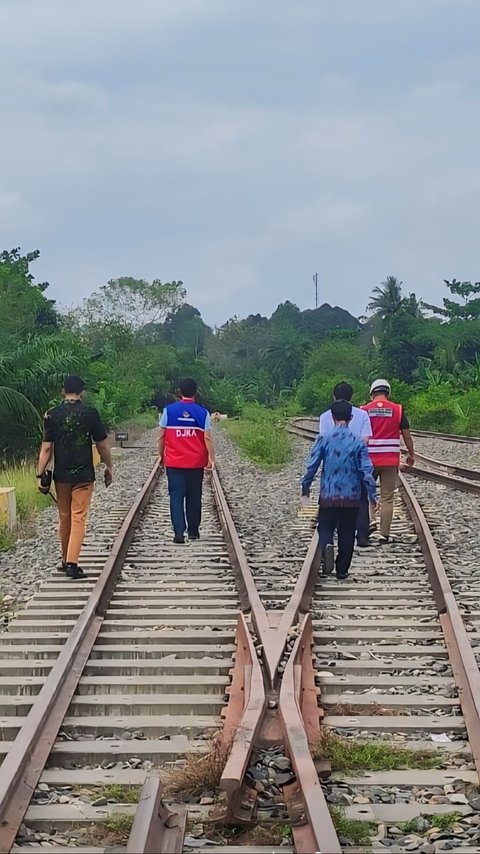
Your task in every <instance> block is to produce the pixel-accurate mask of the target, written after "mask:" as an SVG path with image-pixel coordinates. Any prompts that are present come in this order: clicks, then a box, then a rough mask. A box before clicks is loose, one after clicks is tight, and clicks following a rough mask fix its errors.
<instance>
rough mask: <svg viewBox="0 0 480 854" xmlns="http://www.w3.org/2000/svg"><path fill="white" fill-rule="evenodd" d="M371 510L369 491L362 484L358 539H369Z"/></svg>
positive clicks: (358, 516)
mask: <svg viewBox="0 0 480 854" xmlns="http://www.w3.org/2000/svg"><path fill="white" fill-rule="evenodd" d="M369 531H370V512H369V506H368V493H367V490H366V489H365V487H364V485H363V484H362V494H361V496H360V504H359V507H358V511H357V540H368V538H369V536H370V533H369Z"/></svg>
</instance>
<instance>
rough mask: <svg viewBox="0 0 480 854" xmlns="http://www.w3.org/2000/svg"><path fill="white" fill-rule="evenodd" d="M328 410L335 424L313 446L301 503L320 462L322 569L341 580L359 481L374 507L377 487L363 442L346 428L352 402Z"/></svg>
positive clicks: (351, 538)
mask: <svg viewBox="0 0 480 854" xmlns="http://www.w3.org/2000/svg"><path fill="white" fill-rule="evenodd" d="M330 411H331V413H332V418H333V420H334V422H335V427H334V429H333V430H332V431H331V432H329V433H327V434H326V435H325V436H319V437H318V439H317V440H316V442H315V444H314V446H313V448H312V452H311V455H310V459H309V461H308V464H307V471H306V474H305V476H304V477H303V480H302V503H307V502H308V501H309V499H310V488H311V485H312V482H313V480H314V478H315V475H316V474H317V471H318V469H319V468H320V465H322V476H321V483H320V498H319V513H318V536H319V539H320V547H321V550H322V561H323V572H324V573H325V574H326V575H330V573H332V572H333V570H334V568H336V574H337V578H339V579H344V578H348V570H349V569H350V564H351V562H352V556H353V548H354V544H355V530H356V523H357V512H358V507H359V504H360V497H361V491H362V484H363V485H364V486H365V489H366V491H367V495H368V498H369V501H370V503H371V504H372V505H373V506H376V487H375V481H374V479H373V466H372V463H371V462H370V458H369V456H368V450H367V447H366V445H365V442H364V441H363V440H362V439H357V438H356V437H355V436H354V435H353V433H352V432H351V430H350V429H349V424H350V421H351V418H352V404H351V403H348V402H347V401H346V400H337V401H335V402H334V403H333V404H332V406H331V410H330ZM335 531H337V535H338V553H337V559H336V562H335V561H334V550H333V537H334V534H335Z"/></svg>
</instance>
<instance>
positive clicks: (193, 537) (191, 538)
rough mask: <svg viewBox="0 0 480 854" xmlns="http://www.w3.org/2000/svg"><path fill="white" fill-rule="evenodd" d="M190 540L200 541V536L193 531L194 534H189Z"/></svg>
mask: <svg viewBox="0 0 480 854" xmlns="http://www.w3.org/2000/svg"><path fill="white" fill-rule="evenodd" d="M188 539H189V540H199V539H200V534H199V533H198V531H192V532H190V531H189V532H188Z"/></svg>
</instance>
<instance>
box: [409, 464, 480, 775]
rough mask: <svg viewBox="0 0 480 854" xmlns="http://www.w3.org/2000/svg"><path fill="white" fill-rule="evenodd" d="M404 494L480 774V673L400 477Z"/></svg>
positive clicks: (424, 526) (420, 516)
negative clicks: (421, 553) (423, 560)
mask: <svg viewBox="0 0 480 854" xmlns="http://www.w3.org/2000/svg"><path fill="white" fill-rule="evenodd" d="M399 478H400V486H401V491H402V495H403V498H404V501H405V504H406V505H407V508H408V510H409V512H410V516H411V518H412V521H413V524H414V527H415V530H416V532H417V536H418V539H419V542H420V546H421V549H422V552H423V556H424V559H425V563H426V567H427V572H428V576H429V579H430V583H431V585H432V590H433V595H434V598H435V604H436V606H437V609H438V612H439V614H440V623H441V626H442V630H443V634H444V638H445V644H446V646H447V650H448V653H449V657H450V662H451V664H452V670H453V673H454V676H455V682H456V684H457V687H458V692H459V697H460V704H461V707H462V713H463V716H464V719H465V727H466V729H467V732H468V740H469V742H470V747H471V750H472V756H473V760H474V763H475V768H476V770H477V773H478V774H479V775H480V671H479V668H478V664H477V662H476V659H475V655H474V652H473V649H472V645H471V643H470V639H469V637H468V632H467V630H466V628H465V625H464V622H463V619H462V615H461V613H460V610H459V607H458V604H457V601H456V599H455V594H454V592H453V590H452V587H451V585H450V582H449V580H448V577H447V574H446V572H445V567H444V565H443V561H442V558H441V556H440V552H439V551H438V548H437V545H436V543H435V540H434V538H433V535H432V532H431V531H430V528H429V525H428V522H427V520H426V517H425V514H424V512H423V510H422V508H421V506H420V504H419V502H418V500H417V498H416V497H415V495H414V493H413V491H412V489H411V487H410V486H409V484H408V483H407V481H406V480H405V478H404V476H403V475H402V474H400V475H399Z"/></svg>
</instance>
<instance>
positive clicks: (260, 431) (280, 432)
mask: <svg viewBox="0 0 480 854" xmlns="http://www.w3.org/2000/svg"><path fill="white" fill-rule="evenodd" d="M221 423H222V427H223V428H224V429H225V430H226V431H227V433H228V435H229V436H230V438H231V439H232V440H233V441H234V442H235V444H236V445H238V447H239V449H240V451H241V452H242V454H244V456H246V457H248V459H249V460H251V461H252V462H253V463H256V464H257V465H259V466H261V468H264V469H267V470H272V469H277V468H280V467H281V466H283V465H285V463H287V462H288V461H289V460H290V458H291V455H292V439H291V437H290V435H289V434H288V433H287V432H286V430H285V419H284V418H282V417H281V416H280V414H279V413H278V412H274V411H272V410H271V409H265V407H263V406H260V405H259V404H249V405H247V406H244V408H243V410H242V414H241V416H240V418H239V419H238V420H236V421H223V422H221Z"/></svg>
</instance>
